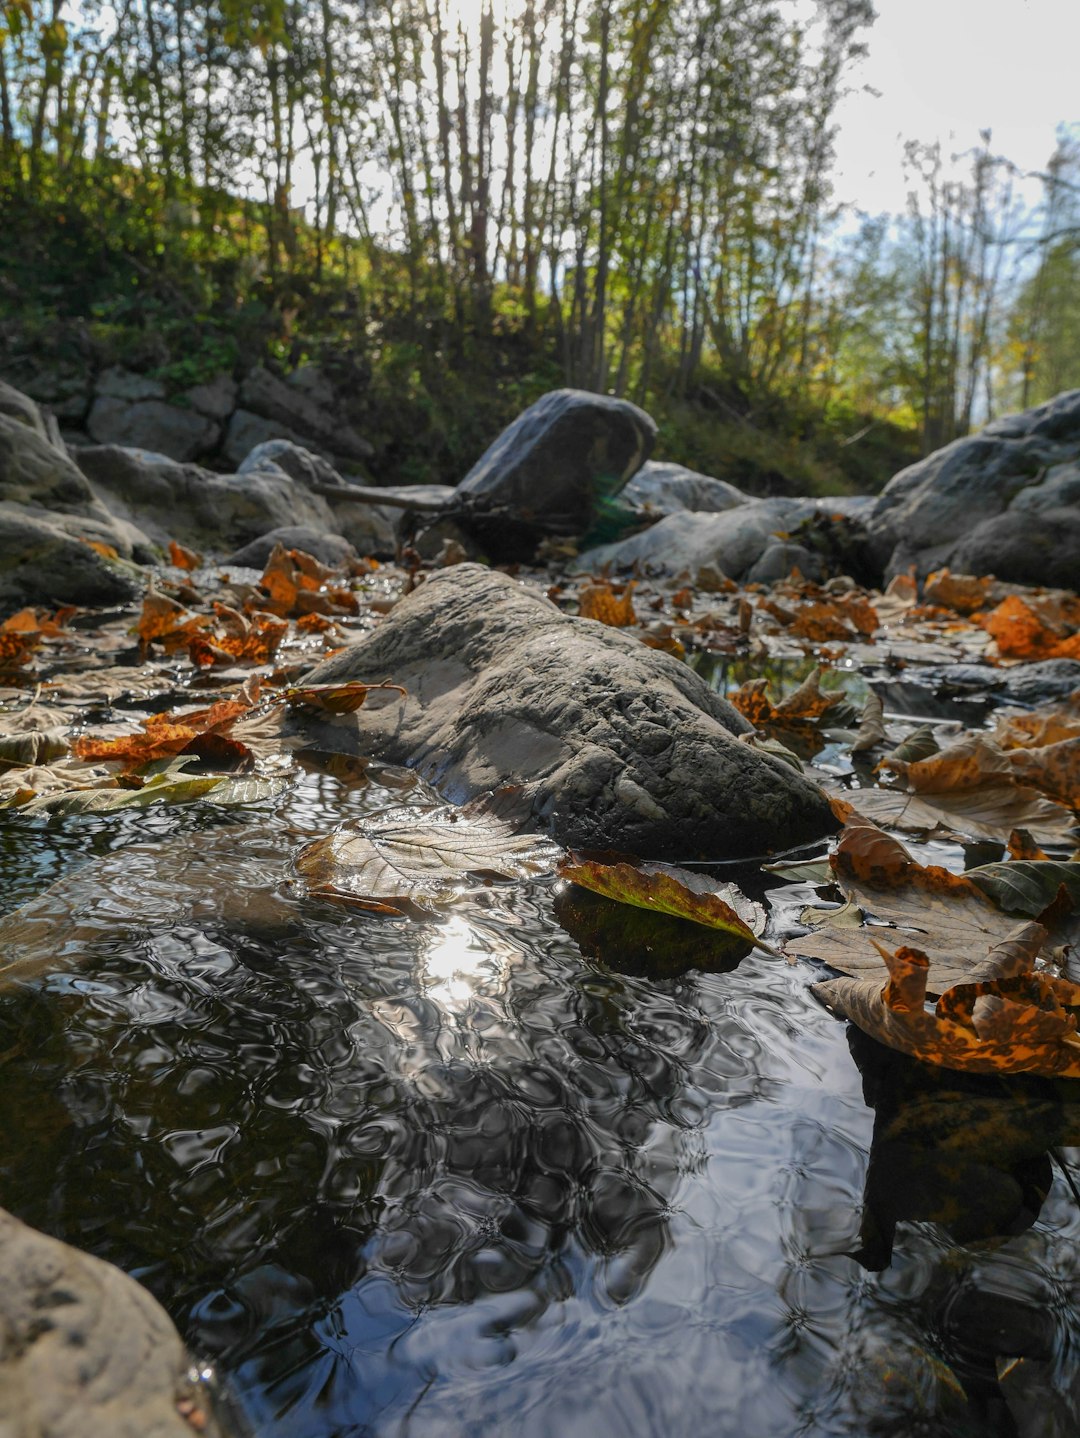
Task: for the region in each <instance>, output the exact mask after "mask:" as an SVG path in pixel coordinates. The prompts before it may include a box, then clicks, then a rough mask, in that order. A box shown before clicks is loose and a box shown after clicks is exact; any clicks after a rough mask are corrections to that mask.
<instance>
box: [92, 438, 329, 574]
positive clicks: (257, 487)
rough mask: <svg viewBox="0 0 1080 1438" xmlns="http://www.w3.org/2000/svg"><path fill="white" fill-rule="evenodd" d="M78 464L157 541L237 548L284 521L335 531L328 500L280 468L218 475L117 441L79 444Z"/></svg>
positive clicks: (113, 506) (114, 508)
mask: <svg viewBox="0 0 1080 1438" xmlns="http://www.w3.org/2000/svg"><path fill="white" fill-rule="evenodd" d="M77 458H78V462H79V467H80V468H81V469H82V471H83V473H84V474H85V475H86V476H87V477H88V478H89V479H90V481H91V483H92V484H93V485H94V487H95V489H96V490H97V491H98V493H99V494H100V495H101V496H102V498H103V499H104V500H105V503H106V504H107V505H108V507H109V510H110V511H111V512H112V513H113V514H114V515H117V516H119V517H121V518H123V519H127V520H130V521H132V522H133V523H135V524H138V525H140V526H141V527H142V528H143V529H144V530H145V531H146V533H147V534H149V535H150V537H151V538H152V539H154V540H156V541H157V542H158V543H159V544H165V543H167V541H168V540H170V539H176V540H178V541H179V542H180V543H181V544H188V545H193V546H194V547H195V548H197V549H210V550H219V551H220V550H226V551H228V550H232V549H235V548H236V547H237V546H238V545H241V544H246V543H247V542H248V541H249V540H252V539H257V538H258V537H259V535H261V534H266V533H267V532H268V531H269V530H271V529H280V528H281V527H282V526H284V525H304V526H307V527H308V528H312V529H316V530H320V531H326V532H329V533H332V532H334V530H335V529H336V525H335V524H334V518H333V515H332V514H331V512H330V509H329V507H328V506H327V503H326V501H325V500H324V499H321V498H320V497H319V495H317V494H312V493H311V491H310V489H308V487H307V486H306V485H304V484H298V483H297V482H296V481H295V480H293V479H291V478H289V476H288V475H286V474H285V473H284V472H283V471H282V470H281V469H278V468H275V469H274V470H273V471H271V472H269V473H259V472H254V473H250V474H239V475H231V474H230V475H225V474H214V473H212V472H211V471H210V470H207V469H201V468H200V467H199V466H198V465H194V464H177V463H176V462H175V461H173V460H171V459H168V458H167V457H166V456H165V455H161V454H151V453H148V452H146V451H144V450H137V449H123V448H121V447H119V446H117V445H103V446H101V447H88V448H86V449H80V450H78V451H77Z"/></svg>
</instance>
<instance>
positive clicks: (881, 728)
mask: <svg viewBox="0 0 1080 1438" xmlns="http://www.w3.org/2000/svg"><path fill="white" fill-rule="evenodd" d="M884 738H885V709H884V706H883V705H882V702H881V696H880V695H879V694H877V693H876V692H875V691H874V690H873V689H871V690H870V691H869V692H868V694H867V696H866V702H865V703H864V705H863V710H862V716H861V718H860V720H859V732H858V733H857V734H856V735H855V738H854V740H853V741H852V745H851V752H852V753H853V754H865V753H866V752H867V750H869V749H874V748H876V747H877V745H878V744H880V743H881V742H882V741H883V740H884Z"/></svg>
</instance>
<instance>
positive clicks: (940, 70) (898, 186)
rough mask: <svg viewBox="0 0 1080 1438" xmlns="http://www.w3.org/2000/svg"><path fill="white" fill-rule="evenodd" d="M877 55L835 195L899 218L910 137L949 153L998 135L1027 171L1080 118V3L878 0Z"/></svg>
mask: <svg viewBox="0 0 1080 1438" xmlns="http://www.w3.org/2000/svg"><path fill="white" fill-rule="evenodd" d="M874 3H875V8H876V9H877V12H878V18H877V20H876V21H875V23H874V25H873V27H872V28H871V29H870V31H869V32H868V37H867V38H868V43H869V48H870V54H869V56H868V58H867V59H866V60H865V61H864V62H863V63H862V65H861V66H860V67H859V69H858V71H857V72H856V73H855V75H854V77H853V78H854V83H855V84H856V86H864V85H866V86H870V87H872V88H873V89H874V90H877V91H880V92H881V93H880V97H879V98H875V97H874V96H873V95H871V94H869V93H866V92H865V91H863V90H861V89H859V90H857V93H855V94H853V95H851V96H850V97H849V98H848V99H847V100H845V101H844V102H843V105H842V107H841V111H840V115H839V119H840V134H839V138H838V143H837V160H838V168H839V173H838V174H837V198H838V199H840V200H847V201H852V202H853V203H854V204H856V205H858V206H859V208H860V209H865V210H869V211H870V212H872V213H876V212H877V211H879V210H891V211H894V212H895V211H898V210H902V209H903V207H904V200H905V195H906V190H905V185H904V180H903V173H902V169H901V163H900V161H901V153H902V150H901V137H903V138H904V139H908V138H910V139H918V140H935V139H940V140H941V141H942V146H943V149H944V150H946V151H947V152H952V151H954V150H967V149H970V148H971V147H972V146H973V145H977V144H978V142H979V130H980V129H984V128H990V129H992V130H993V141H992V146H993V149H994V151H995V153H998V154H1003V155H1007V156H1008V158H1009V159H1011V160H1013V161H1014V162H1015V163H1016V164H1018V165H1020V166H1021V167H1022V168H1024V169H1040V168H1042V167H1043V166H1044V165H1045V164H1046V161H1047V160H1048V159H1049V158H1050V154H1051V151H1052V150H1053V147H1054V132H1055V129H1056V127H1057V126H1058V124H1059V123H1061V122H1062V121H1074V122H1080V0H874Z"/></svg>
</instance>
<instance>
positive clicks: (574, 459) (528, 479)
mask: <svg viewBox="0 0 1080 1438" xmlns="http://www.w3.org/2000/svg"><path fill="white" fill-rule="evenodd" d="M655 439H656V425H655V423H654V422H653V420H652V419H651V418H650V417H649V415H647V414H646V413H645V411H644V410H642V409H638V407H637V405H634V404H630V403H629V401H627V400H622V399H611V398H609V397H608V396H607V395H598V394H589V393H587V392H586V391H584V390H576V389H559V390H552V391H551V392H550V393H549V394H545V395H543V396H542V398H540V399H538V400H537V401H536V403H535V404H531V405H530V406H529V408H528V409H527V410H525V411H524V412H523V413H522V414H519V415H518V417H517V419H515V420H514V422H513V423H512V424H510V425H508V426H507V428H506V429H504V430H503V432H502V434H500V435H499V437H498V439H496V440H495V442H494V444H492V445H491V446H490V447H489V448H488V449H487V450H486V451H485V453H484V454H483V455H482V456H481V457H480V459H478V460H477V462H476V464H474V465H473V467H472V469H471V470H470V471H469V473H468V474H467V475H466V476H465V478H464V479H463V480H462V481H461V483H460V484H459V485H458V494H459V495H460V496H461V497H463V498H464V499H465V500H466V501H467V502H468V503H470V504H471V505H473V506H475V510H476V512H475V515H474V516H473V517H470V519H469V521H468V525H467V527H468V528H469V529H470V530H471V531H472V532H473V533H474V534H475V535H476V538H477V540H478V542H479V543H480V544H481V545H483V546H484V548H485V549H486V550H487V552H488V553H489V554H490V555H491V556H492V558H497V559H528V558H530V557H531V556H532V554H533V553H534V551H535V549H536V546H537V545H538V544H539V543H540V541H541V540H543V539H545V538H558V537H570V538H573V537H576V536H580V535H582V534H585V533H586V531H587V530H588V529H589V528H590V527H591V526H592V524H593V523H594V521H595V519H596V518H597V515H598V512H599V510H600V508H601V507H602V504H603V502H604V501H605V500H607V499H610V498H611V497H612V496H614V495H616V494H618V492H619V491H620V490H621V489H622V488H623V486H624V485H625V484H626V482H627V481H628V480H629V479H630V477H631V476H632V475H633V474H635V473H636V471H637V470H638V469H640V467H641V465H642V463H643V462H644V461H645V460H646V459H647V458H648V456H649V452H650V450H651V449H652V447H653V443H654V441H655ZM487 510H490V511H491V512H492V513H491V517H490V518H486V517H485V511H487Z"/></svg>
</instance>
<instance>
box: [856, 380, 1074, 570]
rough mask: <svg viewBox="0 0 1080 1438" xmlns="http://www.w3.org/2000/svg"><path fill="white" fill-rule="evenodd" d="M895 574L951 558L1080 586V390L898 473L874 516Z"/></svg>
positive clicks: (962, 565) (880, 555) (873, 526)
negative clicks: (911, 566)
mask: <svg viewBox="0 0 1080 1438" xmlns="http://www.w3.org/2000/svg"><path fill="white" fill-rule="evenodd" d="M868 530H869V535H870V543H871V545H872V548H873V552H874V556H875V558H876V560H877V562H878V564H879V565H880V566H881V568H882V570H883V571H884V573H885V575H886V577H891V576H892V575H894V574H897V573H900V572H902V571H903V570H905V569H907V568H908V566H909V565H912V564H913V565H914V566H915V568H916V570H917V572H918V573H919V574H926V573H928V572H929V571H930V570H931V569H937V568H939V567H940V566H941V565H948V566H949V567H950V568H951V569H953V570H962V571H963V572H965V573H974V574H994V575H996V576H997V578H998V579H1004V580H1009V581H1012V582H1014V583H1018V584H1031V583H1036V584H1050V585H1054V586H1064V587H1067V588H1072V589H1076V588H1080V543H1078V536H1080V390H1072V391H1069V392H1068V393H1065V394H1059V395H1058V396H1057V397H1056V398H1055V399H1052V400H1050V401H1048V402H1047V403H1046V404H1042V405H1039V406H1038V407H1037V408H1035V409H1029V410H1025V411H1024V412H1023V413H1022V414H1017V415H1010V416H1008V417H1007V418H1005V419H1001V420H996V421H995V422H994V423H992V424H989V425H987V426H986V428H985V429H984V430H982V432H981V433H979V434H976V435H972V436H970V437H969V438H966V439H958V440H956V441H954V443H952V444H950V445H947V446H946V447H945V448H944V449H939V450H937V451H936V452H935V453H934V454H931V455H929V456H928V457H927V458H926V459H923V460H920V461H919V462H918V463H917V464H913V465H909V466H908V468H907V469H904V470H901V472H900V473H899V474H897V475H895V476H894V477H893V478H892V479H891V480H890V481H889V483H888V484H887V485H886V486H885V488H884V490H882V492H881V494H880V496H879V497H878V500H877V503H876V504H875V506H874V508H873V510H872V511H871V513H870V516H869V519H868Z"/></svg>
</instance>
